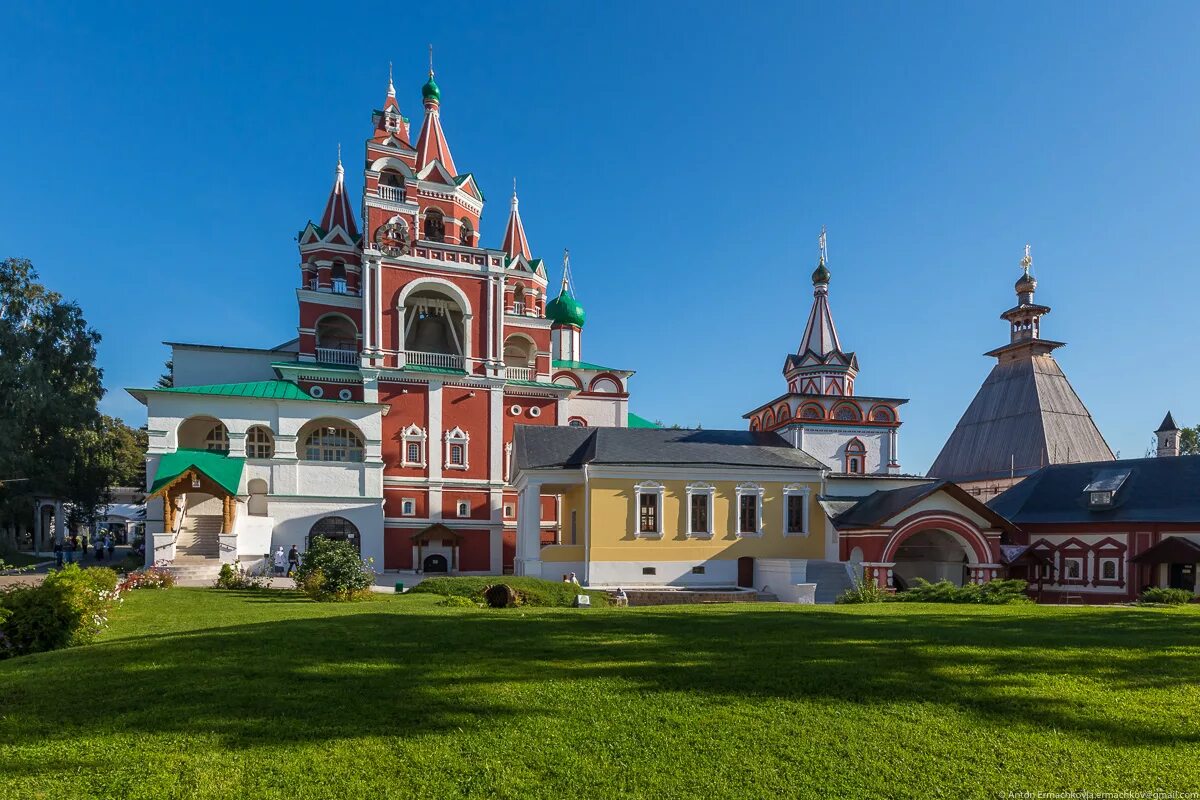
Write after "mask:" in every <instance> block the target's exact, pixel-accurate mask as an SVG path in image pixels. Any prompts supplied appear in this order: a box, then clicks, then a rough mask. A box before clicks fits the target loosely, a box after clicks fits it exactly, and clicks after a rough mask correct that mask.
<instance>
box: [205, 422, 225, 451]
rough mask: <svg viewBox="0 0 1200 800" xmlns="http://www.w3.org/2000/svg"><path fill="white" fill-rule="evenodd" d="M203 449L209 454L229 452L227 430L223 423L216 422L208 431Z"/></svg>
mask: <svg viewBox="0 0 1200 800" xmlns="http://www.w3.org/2000/svg"><path fill="white" fill-rule="evenodd" d="M204 449H205V450H207V451H209V452H210V453H228V452H229V430H228V429H227V428H226V427H225V424H224V423H222V422H218V423H217V424H216V425H213V426H212V427H211V428H209V429H208V435H207V436H205V437H204Z"/></svg>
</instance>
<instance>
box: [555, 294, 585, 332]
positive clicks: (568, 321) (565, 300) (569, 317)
mask: <svg viewBox="0 0 1200 800" xmlns="http://www.w3.org/2000/svg"><path fill="white" fill-rule="evenodd" d="M586 316H587V315H586V314H584V313H583V306H581V305H579V301H578V300H576V299H575V298H574V296H572V294H571V292H570V291H569V290H567V289H564V290H563V291H562V292H561V293H560V294H559V295H558V297H556V298H554V299H553V300H551V301H550V302H549V303H547V304H546V317H547V318H548V319H550V320H552V321H554V322H556V323H557V324H559V325H574V326H575V327H577V328H582V327H583V321H584V319H585V318H586Z"/></svg>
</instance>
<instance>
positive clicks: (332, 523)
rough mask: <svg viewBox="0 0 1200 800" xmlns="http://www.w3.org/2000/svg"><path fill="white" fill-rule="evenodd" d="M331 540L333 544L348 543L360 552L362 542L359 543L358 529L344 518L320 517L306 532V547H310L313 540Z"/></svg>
mask: <svg viewBox="0 0 1200 800" xmlns="http://www.w3.org/2000/svg"><path fill="white" fill-rule="evenodd" d="M317 538H325V539H332V540H333V541H335V542H349V543H350V544H352V545H354V549H355V550H357V551H359V552H360V553H361V552H362V542H361V541H359V536H358V528H357V527H355V525H354V523H353V522H351V521H350V520H348V519H346V518H345V517H322V518H321V519H319V520H317V523H316V524H315V525H313V526H312V529H311V530H309V532H308V543H307V546H308V547H312V543H313V540H314V539H317Z"/></svg>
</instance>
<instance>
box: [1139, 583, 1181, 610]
mask: <svg viewBox="0 0 1200 800" xmlns="http://www.w3.org/2000/svg"><path fill="white" fill-rule="evenodd" d="M1190 602H1192V593H1191V592H1189V591H1188V590H1187V589H1162V588H1159V587H1157V586H1155V587H1151V588H1149V589H1146V590H1145V591H1144V592H1142V596H1141V597H1139V598H1138V605H1142V606H1179V605H1183V604H1184V603H1190Z"/></svg>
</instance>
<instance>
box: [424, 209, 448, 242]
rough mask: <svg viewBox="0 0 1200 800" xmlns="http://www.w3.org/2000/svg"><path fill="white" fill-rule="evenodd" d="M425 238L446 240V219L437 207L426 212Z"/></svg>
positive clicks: (437, 240) (435, 240) (432, 240)
mask: <svg viewBox="0 0 1200 800" xmlns="http://www.w3.org/2000/svg"><path fill="white" fill-rule="evenodd" d="M425 238H426V239H428V240H429V241H431V242H444V241H446V220H445V217H443V216H442V212H441V211H439V210H438V209H436V208H430V209H428V210H426V212H425Z"/></svg>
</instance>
